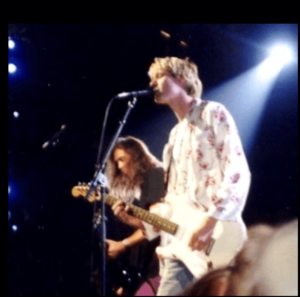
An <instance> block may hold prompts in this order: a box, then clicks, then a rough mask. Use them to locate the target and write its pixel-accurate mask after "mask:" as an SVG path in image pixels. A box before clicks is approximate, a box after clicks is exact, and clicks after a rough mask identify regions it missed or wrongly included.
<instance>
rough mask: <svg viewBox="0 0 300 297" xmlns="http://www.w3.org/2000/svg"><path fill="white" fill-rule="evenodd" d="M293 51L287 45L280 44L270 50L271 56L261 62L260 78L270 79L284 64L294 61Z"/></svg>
mask: <svg viewBox="0 0 300 297" xmlns="http://www.w3.org/2000/svg"><path fill="white" fill-rule="evenodd" d="M293 58H294V57H293V51H292V50H291V48H289V47H288V46H286V45H278V46H275V47H273V48H272V49H271V50H270V55H269V57H268V58H267V59H266V60H265V61H263V62H262V63H261V66H260V71H259V75H260V78H261V79H262V80H263V79H270V78H272V77H275V76H276V75H277V74H278V73H279V72H280V70H281V69H282V68H283V66H284V65H286V64H288V63H289V62H291V61H293Z"/></svg>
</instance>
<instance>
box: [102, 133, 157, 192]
mask: <svg viewBox="0 0 300 297" xmlns="http://www.w3.org/2000/svg"><path fill="white" fill-rule="evenodd" d="M116 149H122V150H124V151H125V152H126V153H128V154H130V156H131V162H130V166H132V168H133V171H134V173H135V174H134V177H133V179H129V178H128V177H127V176H125V175H124V174H122V172H121V171H120V170H119V169H118V168H117V164H116V163H115V162H114V159H113V156H114V151H115V150H116ZM155 167H162V163H161V162H160V161H159V160H158V159H157V158H156V157H155V156H154V155H152V154H151V152H150V151H149V149H148V147H147V145H146V144H145V143H144V142H143V141H141V140H140V139H137V138H135V137H133V136H127V137H121V138H119V139H118V140H117V143H116V145H115V146H114V149H113V151H112V153H111V155H110V158H109V160H108V162H107V166H106V177H107V179H108V182H109V187H110V188H113V187H120V186H122V187H125V188H126V189H133V188H134V187H139V186H141V185H142V184H143V182H144V181H145V177H146V173H147V172H148V171H149V170H151V169H153V168H155Z"/></svg>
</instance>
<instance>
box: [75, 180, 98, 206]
mask: <svg viewBox="0 0 300 297" xmlns="http://www.w3.org/2000/svg"><path fill="white" fill-rule="evenodd" d="M89 189H90V186H89V185H88V184H86V183H78V185H77V186H74V187H73V188H72V190H71V193H72V196H73V197H74V198H79V197H85V196H86V195H87V193H88V191H89ZM99 190H100V189H99V188H97V189H96V190H95V191H94V192H93V193H92V194H91V196H90V197H89V199H88V201H89V202H95V201H96V200H100V194H99V193H100V192H99Z"/></svg>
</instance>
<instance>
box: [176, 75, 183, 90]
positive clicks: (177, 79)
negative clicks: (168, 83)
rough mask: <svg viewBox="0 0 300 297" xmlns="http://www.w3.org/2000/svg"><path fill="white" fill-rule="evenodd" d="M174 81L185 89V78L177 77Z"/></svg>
mask: <svg viewBox="0 0 300 297" xmlns="http://www.w3.org/2000/svg"><path fill="white" fill-rule="evenodd" d="M175 81H176V83H177V84H178V85H180V86H181V87H182V88H183V89H185V80H184V79H183V78H182V77H177V78H176V79H175Z"/></svg>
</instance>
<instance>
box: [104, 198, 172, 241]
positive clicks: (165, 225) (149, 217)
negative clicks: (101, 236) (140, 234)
mask: <svg viewBox="0 0 300 297" xmlns="http://www.w3.org/2000/svg"><path fill="white" fill-rule="evenodd" d="M117 201H118V199H117V198H115V197H113V196H109V195H107V196H106V198H105V202H106V203H107V204H109V205H113V204H114V203H115V202H117ZM126 205H128V207H129V208H130V209H131V210H132V212H133V215H134V216H135V217H137V218H139V219H141V220H142V221H144V222H146V223H148V224H150V225H153V226H156V227H158V228H160V229H161V230H163V231H165V232H167V233H170V234H172V235H175V233H176V231H177V229H178V225H177V224H175V223H173V222H170V221H169V220H167V219H164V218H161V217H160V216H158V215H156V214H153V213H150V212H149V211H147V210H144V209H142V208H140V207H137V206H135V205H132V204H130V203H127V204H126Z"/></svg>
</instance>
